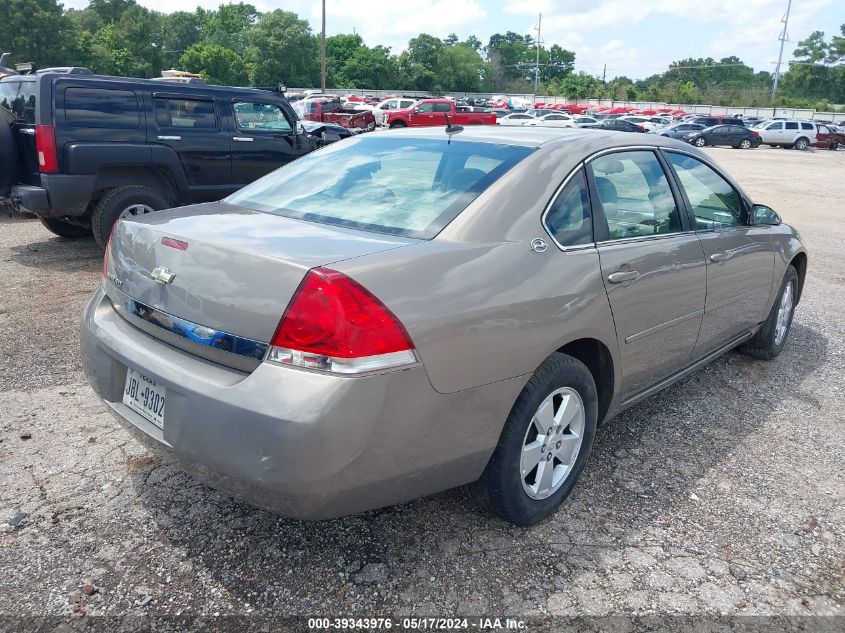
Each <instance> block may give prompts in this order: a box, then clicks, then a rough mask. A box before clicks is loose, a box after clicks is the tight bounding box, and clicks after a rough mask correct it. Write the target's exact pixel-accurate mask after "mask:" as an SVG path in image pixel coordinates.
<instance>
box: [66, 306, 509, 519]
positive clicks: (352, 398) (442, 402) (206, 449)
mask: <svg viewBox="0 0 845 633" xmlns="http://www.w3.org/2000/svg"><path fill="white" fill-rule="evenodd" d="M81 346H82V357H83V366H84V369H85V372H86V374H87V376H88V380H89V381H90V383H91V385H92V386H93V388H94V390H95V391H96V392H97V394H98V395H99V396H100V397H101V398H102V399H103V401H104V402H105V404H106V406H107V407H108V408H109V410H110V412H111V413H112V414H113V415H114V416H115V417H116V418H117V420H118V421H119V422H120V423H121V424H122V425H123V426H124V427H126V428H127V429H128V430H130V431H131V432H132V434H133V435H134V436H135V437H137V438H138V439H140V440H141V441H142V442H143V443H144V444H146V445H147V446H149V447H150V448H151V449H153V450H154V451H156V452H158V453H161V454H163V455H165V456H167V457H169V458H170V459H172V460H175V461H176V462H177V463H178V464H179V465H180V466H181V467H182V468H183V469H184V470H186V471H188V472H190V473H192V474H193V475H194V476H196V477H197V478H198V479H201V480H203V481H205V482H207V483H208V484H210V485H211V486H213V487H215V488H218V489H220V490H223V491H225V492H227V493H229V494H232V495H233V496H236V497H238V498H240V499H243V500H245V501H247V502H249V503H252V504H254V505H258V506H261V507H263V508H266V509H269V510H271V511H274V512H277V513H279V514H282V515H285V516H290V517H295V518H302V519H324V518H330V517H334V516H340V515H344V514H352V513H356V512H361V511H364V510H368V509H371V508H376V507H380V506H385V505H391V504H395V503H399V502H402V501H407V500H410V499H413V498H417V497H421V496H425V495H429V494H433V493H435V492H439V491H442V490H445V489H448V488H452V487H455V486H459V485H462V484H465V483H468V482H471V481H474V480H475V479H477V478H478V477H479V476H480V475H481V472H482V471H483V469H484V467H485V465H486V463H487V461H488V459H489V457H490V455H491V453H492V451H493V448H494V447H495V445H496V442H497V441H498V437H499V434H500V432H501V428H502V425H503V423H504V420H505V418H506V416H507V414H508V411H509V410H510V407H511V406H512V404H513V402H514V400H515V399H516V396H517V394H518V392H519V390H520V389H521V388H522V382H523V381H521V380H519V379H516V380H512V381H506V382H504V383H497V384H496V385H490V386H487V387H481V388H478V389H472V390H469V391H465V392H461V393H458V394H450V395H443V394H440V393H438V392H436V391H435V390H434V389H433V388H432V386H431V384H430V382H429V380H428V376H427V374H426V372H425V369H424V368H423V367H420V366H416V367H412V368H409V369H406V370H404V371H394V372H391V373H384V374H377V375H372V376H367V377H359V378H348V377H334V376H327V375H324V374H318V373H314V372H307V371H302V370H297V369H292V368H286V367H281V366H277V365H272V364H269V363H262V364H261V365H260V366H259V367H258V369H256V370H255V371H254V372H252V373H243V372H239V371H237V370H233V369H229V368H226V367H224V366H221V365H219V364H215V363H211V362H209V361H206V360H203V359H201V358H198V357H196V356H194V355H192V354H189V353H186V352H183V351H180V350H178V349H176V348H173V347H171V346H169V345H166V344H165V343H163V342H161V341H159V340H158V339H156V338H153V337H151V336H149V335H147V334H145V333H143V332H142V331H141V330H139V329H137V328H135V327H134V326H132V325H131V324H129V323H128V322H126V321H125V320H123V318H121V317H120V316H119V315H118V314H117V313H116V312H115V311H114V309H113V307H112V305H111V303H110V301H109V299H108V298H107V297H105V295H104V293H103V291H102V290H98V291H97V292H96V294H95V295H94V297H93V298H92V300H91V301H90V303H89V304H88V306H87V307H86V309H85V311H84V313H83V318H82V332H81ZM127 366H130V367H133V368H135V369H138V370H140V371H141V372H143V373H144V374H146V375H148V376H150V377H152V378H154V379H156V380H157V381H158V382H159V383H160V384H163V385H164V386H165V387H166V389H167V403H166V409H165V413H164V429H163V430H161V429H159V428H158V427H156V426H155V425H153V424H152V423H150V422H147V421H146V420H145V419H144V418H142V417H141V416H139V415H138V414H136V413H135V412H133V411H132V410H130V409H129V408H128V407H127V406H126V405H124V404H123V403H122V394H123V387H124V383H125V380H126V369H127Z"/></svg>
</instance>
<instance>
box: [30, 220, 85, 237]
mask: <svg viewBox="0 0 845 633" xmlns="http://www.w3.org/2000/svg"><path fill="white" fill-rule="evenodd" d="M38 219H39V220H40V221H41V224H42V225H43V226H44V228H45V229H47V230H48V231H50V232H51V233H53V234H55V235H58V236H59V237H66V238H68V239H69V240H78V239H80V238H83V237H91V227H90V226H85V225H84V224H81V223H78V222H72V221H68V220H62V219H61V218H38Z"/></svg>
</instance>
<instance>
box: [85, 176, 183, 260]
mask: <svg viewBox="0 0 845 633" xmlns="http://www.w3.org/2000/svg"><path fill="white" fill-rule="evenodd" d="M169 206H171V204H170V201H169V200H168V199H167V198H165V197H164V196H163V195H161V194H160V193H159V192H158V191H155V190H154V189H150V188H149V187H143V186H141V185H123V186H120V187H115V188H114V189H112V190H110V191H108V192H107V193H106V194H105V195H104V196H103V197H102V198H100V201H99V202H98V203H97V206H96V207H94V213H93V214H92V216H91V229H92V232H93V233H94V239H95V240H97V244H99V246H100V248H102V249H105V247H106V242H108V240H109V235H110V234H111V229H112V227H113V226H114V223H115V222H117V221H118V220H119V219H121V218H129V217H133V216H139V215H145V214H147V213H152V212H153V211H159V210H161V209H166V208H167V207H169Z"/></svg>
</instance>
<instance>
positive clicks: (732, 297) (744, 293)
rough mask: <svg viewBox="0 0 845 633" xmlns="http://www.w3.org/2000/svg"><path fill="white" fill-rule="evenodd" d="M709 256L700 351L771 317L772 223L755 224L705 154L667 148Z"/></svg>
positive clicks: (747, 207)
mask: <svg viewBox="0 0 845 633" xmlns="http://www.w3.org/2000/svg"><path fill="white" fill-rule="evenodd" d="M665 155H666V158H667V160H668V161H669V164H670V165H671V166H672V169H673V171H674V173H675V176H676V179H677V182H678V184H679V185H680V189H681V192H682V194H683V197H684V202H685V203H686V206H687V208H688V209H689V210H690V213H691V217H690V221H691V222H692V223H693V226H694V227H695V232H696V235H697V237H698V239H699V240H700V241H701V245H702V247H703V249H704V254H705V256H706V262H707V302H706V305H705V307H704V319H703V321H702V324H701V333H700V334H699V336H698V343H697V344H696V347H695V356H696V357H701V356H704V355H706V354H708V353H709V352H712V351H714V350H716V349H718V348H719V347H721V346H723V345H725V344H727V343H729V342H730V341H731V340H732V339H734V338H735V337H737V336H738V335H740V334H742V333H743V332H745V331H747V330H749V329H750V328H752V327H754V326H755V325H757V324H758V323H761V322H762V321H763V320H764V319H765V318H766V307H767V305H768V301H769V295H770V294H771V292H772V284H773V275H774V272H773V271H774V263H775V261H774V250H773V247H772V240H771V227H768V226H749V225H748V224H747V215H748V212H749V210H750V203H748V202H747V201H746V200H745V199H744V198H743V196H742V194H741V193H740V192H739V191H738V190H737V189H736V188H735V187H734V186H733V185H732V184H731V183H730V182H729V181H728V180H727V179H726V178H725V177H724V176H722V175H721V174H720V173H719V172H718V171H717V170H716V169H715V168H714V167H712V166H710V165H708V164H707V163H705V162H703V161H702V160H701V159H699V158H695V157H693V156H690V155H689V154H681V153H679V152H675V151H668V150H667V151H666V154H665Z"/></svg>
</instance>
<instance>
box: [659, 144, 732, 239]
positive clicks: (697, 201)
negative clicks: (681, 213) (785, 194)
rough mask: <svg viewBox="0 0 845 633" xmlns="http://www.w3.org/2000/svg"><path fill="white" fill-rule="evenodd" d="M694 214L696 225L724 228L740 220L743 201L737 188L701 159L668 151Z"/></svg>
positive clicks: (706, 227)
mask: <svg viewBox="0 0 845 633" xmlns="http://www.w3.org/2000/svg"><path fill="white" fill-rule="evenodd" d="M667 156H668V158H669V162H670V163H671V164H672V166H673V167H674V168H675V173H677V174H678V180H679V181H680V183H681V185H682V186H683V188H684V191H685V192H686V194H687V199H688V200H689V203H690V207H692V212H693V215H694V216H695V228H696V229H699V230H706V229H725V228H730V227H733V226H739V225H741V224H742V217H743V204H742V197H741V196H740V195H739V192H738V191H737V190H736V189H734V188H733V186H731V184H730V183H729V182H728V181H727V180H725V179H724V178H722V176H720V175H719V174H718V173H716V172H715V171H714V170H713V169H712V168H711V167H709V166H708V165H705V164H704V163H702V162H701V161H700V160H697V159H695V158H693V157H692V156H687V155H686V154H675V153H673V152H667Z"/></svg>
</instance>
